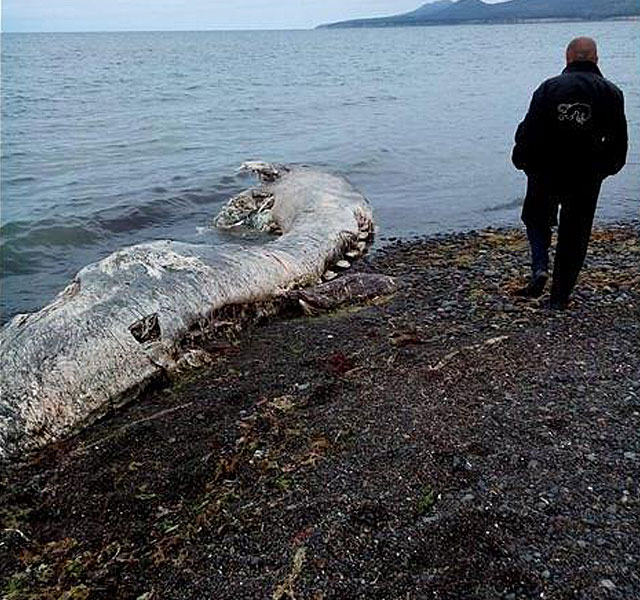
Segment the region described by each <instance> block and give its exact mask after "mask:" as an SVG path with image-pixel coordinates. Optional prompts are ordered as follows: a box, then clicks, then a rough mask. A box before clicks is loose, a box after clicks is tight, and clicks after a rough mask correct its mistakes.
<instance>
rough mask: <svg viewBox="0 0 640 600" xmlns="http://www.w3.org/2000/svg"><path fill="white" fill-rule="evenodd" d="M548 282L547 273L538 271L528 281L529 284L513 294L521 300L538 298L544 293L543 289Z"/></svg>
mask: <svg viewBox="0 0 640 600" xmlns="http://www.w3.org/2000/svg"><path fill="white" fill-rule="evenodd" d="M547 281H549V273H547V272H546V271H538V272H537V273H536V274H535V275H534V276H533V277H532V278H531V280H530V281H529V283H528V284H527V285H526V286H525V287H523V288H520V289H519V290H516V291H515V292H514V294H515V295H516V296H522V297H523V298H540V296H542V293H543V292H544V288H545V286H546V285H547Z"/></svg>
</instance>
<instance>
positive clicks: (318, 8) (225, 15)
mask: <svg viewBox="0 0 640 600" xmlns="http://www.w3.org/2000/svg"><path fill="white" fill-rule="evenodd" d="M424 1H425V0H98V1H92V0H0V2H2V30H3V31H114V30H115V31H126V30H143V31H145V30H146V31H149V30H174V29H177V30H203V29H308V28H312V27H315V26H316V25H318V24H320V23H327V22H331V21H341V20H343V19H352V18H357V17H375V16H381V15H390V14H397V13H401V12H407V11H409V10H413V9H414V8H417V7H418V6H420V5H421V4H423V3H424ZM498 1H502V0H485V2H498Z"/></svg>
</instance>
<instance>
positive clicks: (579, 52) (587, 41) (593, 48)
mask: <svg viewBox="0 0 640 600" xmlns="http://www.w3.org/2000/svg"><path fill="white" fill-rule="evenodd" d="M577 61H589V62H592V63H595V64H598V46H597V45H596V43H595V41H594V40H592V39H591V38H588V37H579V38H576V39H575V40H571V42H570V43H569V45H568V46H567V64H568V65H570V64H571V63H572V62H577Z"/></svg>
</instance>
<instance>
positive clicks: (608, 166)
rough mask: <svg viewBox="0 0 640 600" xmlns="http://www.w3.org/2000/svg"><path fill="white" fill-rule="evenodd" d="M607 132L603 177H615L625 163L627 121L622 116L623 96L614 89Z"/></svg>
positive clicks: (623, 115)
mask: <svg viewBox="0 0 640 600" xmlns="http://www.w3.org/2000/svg"><path fill="white" fill-rule="evenodd" d="M613 104H614V106H613V110H612V111H611V113H612V118H611V123H610V127H609V131H607V132H606V133H605V136H604V140H603V141H604V146H605V147H604V155H605V167H604V171H605V173H604V175H606V176H609V175H615V174H616V173H618V171H620V170H621V169H622V167H624V165H625V163H626V161H627V151H628V145H629V140H628V133H627V119H626V117H625V114H624V96H623V94H622V92H621V91H620V90H618V89H616V94H615V99H614V102H613Z"/></svg>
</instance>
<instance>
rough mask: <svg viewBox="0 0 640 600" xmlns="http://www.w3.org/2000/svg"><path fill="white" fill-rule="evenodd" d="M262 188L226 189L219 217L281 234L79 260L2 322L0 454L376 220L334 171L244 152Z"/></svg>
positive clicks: (284, 282)
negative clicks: (39, 297) (33, 302)
mask: <svg viewBox="0 0 640 600" xmlns="http://www.w3.org/2000/svg"><path fill="white" fill-rule="evenodd" d="M248 168H249V169H251V170H253V171H255V172H256V173H258V174H259V175H260V177H261V179H262V182H263V183H262V185H261V186H260V188H259V189H257V190H253V191H248V192H244V193H243V194H240V195H239V196H238V197H236V198H234V199H232V200H231V201H230V202H229V204H228V205H227V206H226V207H225V208H224V209H223V211H222V213H221V214H220V215H219V217H218V219H217V221H216V224H217V225H218V226H220V227H235V226H239V225H241V226H251V227H259V228H261V229H264V230H266V231H278V232H281V233H282V235H281V236H280V237H278V238H275V239H274V240H273V241H270V242H268V243H265V244H263V245H261V246H244V245H242V244H232V243H228V244H222V245H217V246H215V247H214V246H208V245H199V244H186V243H181V242H174V241H156V242H152V243H147V244H140V245H137V246H132V247H130V248H126V249H123V250H120V251H118V252H115V253H114V254H112V255H110V256H109V257H107V258H105V259H104V260H101V261H100V262H97V263H94V264H91V265H89V266H87V267H85V268H83V269H82V270H81V271H80V272H79V273H78V275H77V276H76V277H75V279H74V280H73V281H72V282H71V283H70V284H69V286H68V287H67V288H66V289H65V290H64V291H63V292H62V293H61V294H60V295H59V296H58V297H57V298H56V299H55V300H54V301H53V302H52V303H51V304H49V305H48V306H45V307H44V308H43V309H42V310H40V311H39V312H36V313H32V314H24V315H18V316H16V317H15V318H14V319H13V320H12V321H10V322H9V323H8V324H7V325H6V326H5V327H4V328H3V330H2V332H1V333H0V357H1V359H0V360H1V363H0V382H1V383H0V385H1V386H2V395H1V397H0V459H6V458H9V457H12V456H15V455H18V454H19V453H22V452H25V451H29V450H33V449H36V448H39V447H41V446H43V445H45V444H47V443H49V442H52V441H54V440H58V439H60V438H62V437H63V436H65V435H67V434H69V433H70V432H71V431H72V430H73V429H74V428H76V427H77V426H78V425H80V424H81V423H85V422H87V420H88V419H91V418H94V417H96V416H98V415H100V414H102V413H103V412H104V411H105V410H106V409H107V408H108V407H109V406H112V405H113V404H114V403H117V402H120V401H122V399H123V398H124V397H130V396H131V395H132V394H133V393H134V392H135V391H136V390H139V389H141V388H142V387H144V385H145V384H146V383H148V382H149V381H152V380H154V379H155V378H156V377H158V376H161V375H162V374H163V373H165V372H166V371H167V370H172V369H174V368H176V365H178V364H179V362H180V359H181V353H182V350H181V345H180V341H181V340H182V339H183V338H184V336H185V335H186V334H187V332H188V331H189V329H190V328H192V327H193V326H194V324H196V323H198V322H200V321H202V320H205V319H206V318H207V317H208V316H210V315H212V314H214V313H215V312H216V311H219V310H220V309H221V308H224V307H225V306H230V305H246V304H252V303H259V302H264V301H265V300H268V299H269V298H277V297H279V296H280V295H283V294H285V293H286V292H287V291H288V290H291V289H293V288H296V287H300V286H304V285H307V284H310V283H316V282H318V281H319V280H320V279H321V277H322V275H323V274H324V273H325V271H326V270H327V268H329V267H331V266H332V265H334V264H335V263H337V262H338V261H339V260H341V259H343V258H344V256H345V254H347V253H352V254H351V255H352V256H353V253H354V252H355V253H356V254H357V253H358V252H361V251H362V249H363V240H366V239H367V238H368V237H369V236H370V235H371V232H372V229H373V222H372V214H371V210H370V207H369V205H368V203H367V201H366V199H365V198H364V197H363V196H362V194H360V193H359V192H358V191H356V190H355V189H354V188H353V187H352V186H351V185H350V184H349V183H348V182H347V181H346V180H345V179H343V178H342V177H339V176H336V175H332V174H329V173H326V172H322V171H318V170H314V169H311V168H307V167H280V166H274V165H270V164H266V163H250V164H248Z"/></svg>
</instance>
